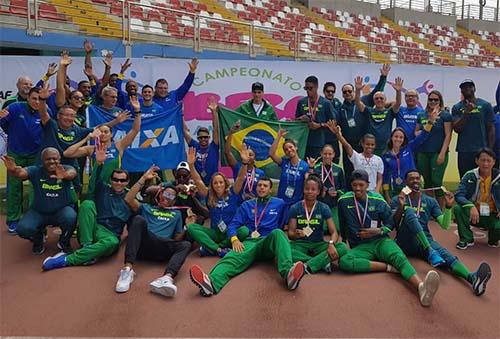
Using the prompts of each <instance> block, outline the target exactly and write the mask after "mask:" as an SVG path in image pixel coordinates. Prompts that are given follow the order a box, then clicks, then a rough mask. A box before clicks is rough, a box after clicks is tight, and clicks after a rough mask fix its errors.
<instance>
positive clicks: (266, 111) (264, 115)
mask: <svg viewBox="0 0 500 339" xmlns="http://www.w3.org/2000/svg"><path fill="white" fill-rule="evenodd" d="M262 101H263V102H264V107H263V108H262V110H261V111H260V115H259V116H257V113H256V112H255V109H254V108H253V105H252V99H250V100H248V101H245V102H244V103H242V104H241V105H240V106H239V107H238V108H236V112H239V113H243V114H247V115H250V116H252V117H255V118H259V119H264V120H272V121H277V120H278V116H277V115H276V112H275V111H274V108H273V106H271V104H269V103H268V102H267V101H266V100H264V99H263V100H262Z"/></svg>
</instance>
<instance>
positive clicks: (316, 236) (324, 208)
mask: <svg viewBox="0 0 500 339" xmlns="http://www.w3.org/2000/svg"><path fill="white" fill-rule="evenodd" d="M311 214H312V215H311V219H310V220H309V221H308V220H307V216H306V210H305V209H304V201H303V200H302V201H299V202H296V203H295V204H293V205H292V207H290V210H289V211H288V216H289V220H290V219H295V220H296V221H297V229H298V230H301V229H303V228H306V227H307V225H309V227H310V228H311V229H312V230H313V233H312V234H311V235H310V236H309V237H305V238H301V240H308V241H315V242H318V241H323V224H324V223H325V222H326V221H327V220H328V219H330V218H331V217H332V212H331V210H330V208H329V207H328V205H326V204H325V203H323V202H321V201H317V202H316V206H315V207H314V210H313V211H312V213H311Z"/></svg>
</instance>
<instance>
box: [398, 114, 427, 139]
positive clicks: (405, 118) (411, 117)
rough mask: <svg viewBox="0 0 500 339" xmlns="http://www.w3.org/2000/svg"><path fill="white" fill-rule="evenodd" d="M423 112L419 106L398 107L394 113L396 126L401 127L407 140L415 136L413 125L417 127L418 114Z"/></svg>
mask: <svg viewBox="0 0 500 339" xmlns="http://www.w3.org/2000/svg"><path fill="white" fill-rule="evenodd" d="M422 112H424V110H423V109H422V108H421V107H418V106H417V107H414V108H408V107H400V108H399V113H398V114H397V115H396V126H397V127H401V128H402V129H403V130H404V131H405V133H406V136H407V137H408V139H409V140H413V139H414V138H415V127H417V121H418V116H419V115H420V114H421V113H422Z"/></svg>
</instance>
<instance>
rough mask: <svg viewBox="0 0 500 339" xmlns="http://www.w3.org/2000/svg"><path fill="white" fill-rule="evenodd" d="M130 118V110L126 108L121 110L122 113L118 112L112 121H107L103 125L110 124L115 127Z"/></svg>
mask: <svg viewBox="0 0 500 339" xmlns="http://www.w3.org/2000/svg"><path fill="white" fill-rule="evenodd" d="M129 118H130V112H129V111H127V110H124V111H121V112H120V113H118V115H117V116H116V118H114V119H113V120H111V121H110V122H107V123H105V124H103V125H106V126H109V127H114V126H116V125H119V124H121V123H122V122H124V121H127V120H128V119H129Z"/></svg>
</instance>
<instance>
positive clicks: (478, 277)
mask: <svg viewBox="0 0 500 339" xmlns="http://www.w3.org/2000/svg"><path fill="white" fill-rule="evenodd" d="M473 275H474V280H473V282H472V289H473V290H474V294H475V295H477V296H478V297H479V296H480V295H483V294H484V292H485V291H486V283H487V282H488V280H490V278H491V267H490V265H488V263H486V262H482V263H481V264H480V265H479V267H478V269H477V271H476V272H474V273H473Z"/></svg>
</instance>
